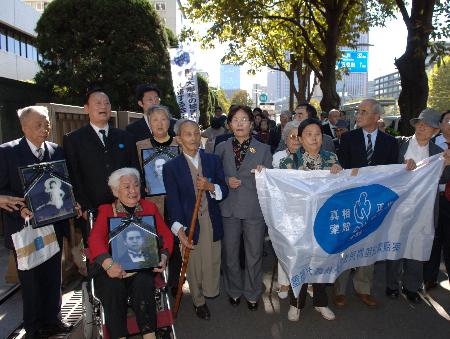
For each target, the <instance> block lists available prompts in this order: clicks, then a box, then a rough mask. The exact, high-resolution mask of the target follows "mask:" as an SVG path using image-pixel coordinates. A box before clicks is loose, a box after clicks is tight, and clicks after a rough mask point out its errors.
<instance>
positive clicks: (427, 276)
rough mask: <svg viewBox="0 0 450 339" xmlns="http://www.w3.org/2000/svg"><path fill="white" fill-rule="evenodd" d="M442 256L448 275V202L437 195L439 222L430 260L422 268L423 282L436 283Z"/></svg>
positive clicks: (449, 231) (449, 234)
mask: <svg viewBox="0 0 450 339" xmlns="http://www.w3.org/2000/svg"><path fill="white" fill-rule="evenodd" d="M442 252H443V254H444V262H445V268H446V269H447V273H448V274H450V201H448V200H447V199H446V198H445V197H444V196H443V195H439V220H438V227H437V228H436V233H435V235H434V241H433V247H432V249H431V255H430V260H428V261H427V262H425V264H424V266H423V280H424V281H425V282H435V281H437V278H438V274H439V265H440V264H441V253H442Z"/></svg>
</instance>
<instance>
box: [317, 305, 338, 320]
mask: <svg viewBox="0 0 450 339" xmlns="http://www.w3.org/2000/svg"><path fill="white" fill-rule="evenodd" d="M314 308H315V309H316V311H317V312H319V313H320V314H322V317H324V318H325V319H327V320H334V319H335V318H336V316H335V315H334V313H333V311H332V310H330V308H329V307H327V306H324V307H317V306H315V307H314Z"/></svg>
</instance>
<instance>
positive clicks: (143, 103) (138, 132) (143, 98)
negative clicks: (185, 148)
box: [125, 84, 176, 142]
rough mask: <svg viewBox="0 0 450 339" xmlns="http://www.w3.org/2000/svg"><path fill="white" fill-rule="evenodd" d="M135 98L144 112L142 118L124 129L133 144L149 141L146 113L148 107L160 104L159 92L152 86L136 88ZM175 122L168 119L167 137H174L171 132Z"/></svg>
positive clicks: (150, 133) (146, 85) (145, 85)
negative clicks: (131, 137)
mask: <svg viewBox="0 0 450 339" xmlns="http://www.w3.org/2000/svg"><path fill="white" fill-rule="evenodd" d="M136 97H137V100H138V105H139V107H141V108H142V111H143V112H144V116H143V117H142V118H141V119H139V120H136V121H134V122H132V123H131V124H129V125H128V126H127V127H125V130H126V131H127V132H128V133H130V134H132V135H133V137H134V139H135V142H138V141H141V140H145V139H149V138H150V137H151V135H152V131H151V130H150V125H149V123H148V117H147V114H146V112H147V110H148V109H149V108H150V107H153V106H156V105H159V104H160V103H161V91H160V90H159V88H158V87H156V86H155V85H153V84H143V85H139V86H138V87H137V88H136ZM175 122H176V120H175V119H170V127H169V135H171V136H175V133H174V132H173V126H174V125H175Z"/></svg>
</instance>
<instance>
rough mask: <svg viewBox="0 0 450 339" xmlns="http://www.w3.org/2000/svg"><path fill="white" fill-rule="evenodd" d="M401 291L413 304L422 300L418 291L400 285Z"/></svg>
mask: <svg viewBox="0 0 450 339" xmlns="http://www.w3.org/2000/svg"><path fill="white" fill-rule="evenodd" d="M402 292H403V294H404V295H406V298H408V300H409V301H411V302H413V303H414V304H419V303H420V302H421V301H422V299H421V298H420V295H419V293H417V292H413V291H408V290H407V289H406V288H404V287H402Z"/></svg>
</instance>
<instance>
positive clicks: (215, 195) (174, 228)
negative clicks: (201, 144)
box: [170, 152, 222, 235]
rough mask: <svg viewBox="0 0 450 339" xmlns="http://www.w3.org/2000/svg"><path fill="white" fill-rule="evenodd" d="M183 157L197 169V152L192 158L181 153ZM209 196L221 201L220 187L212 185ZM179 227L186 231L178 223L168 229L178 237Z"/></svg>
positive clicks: (198, 157)
mask: <svg viewBox="0 0 450 339" xmlns="http://www.w3.org/2000/svg"><path fill="white" fill-rule="evenodd" d="M183 155H184V156H185V157H186V160H188V161H190V162H191V163H192V165H194V167H195V168H196V169H198V162H199V159H200V153H199V152H197V154H195V156H194V157H191V156H189V155H187V154H185V153H183ZM194 187H195V184H194ZM209 195H210V196H211V198H212V199H215V200H222V190H221V189H220V186H219V185H217V184H214V192H209ZM181 227H183V228H184V229H185V230H186V229H187V226H183V225H182V224H181V223H179V222H178V221H175V222H174V223H173V224H172V227H171V228H170V230H171V231H172V233H173V234H175V235H178V231H179V230H180V228H181Z"/></svg>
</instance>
